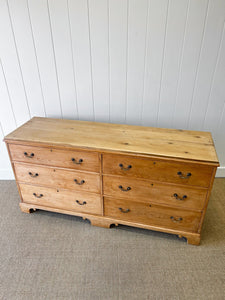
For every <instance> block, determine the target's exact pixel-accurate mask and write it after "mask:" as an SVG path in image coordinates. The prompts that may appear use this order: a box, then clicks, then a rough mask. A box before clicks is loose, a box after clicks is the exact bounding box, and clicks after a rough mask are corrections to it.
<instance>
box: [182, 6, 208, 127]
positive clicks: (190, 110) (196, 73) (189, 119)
mask: <svg viewBox="0 0 225 300" xmlns="http://www.w3.org/2000/svg"><path fill="white" fill-rule="evenodd" d="M209 1H210V0H208V3H207V9H206V14H205V19H204V26H203V33H202V39H201V46H200V51H199V55H198V63H197V68H196V72H195V79H194V86H193V90H192V95H191V104H190V108H189V114H188V123H187V126H186V127H187V128H190V121H191V113H192V110H193V102H194V96H195V91H196V83H197V78H198V73H199V65H200V60H201V55H202V48H203V44H204V39H205V32H206V23H207V20H208V14H209Z"/></svg>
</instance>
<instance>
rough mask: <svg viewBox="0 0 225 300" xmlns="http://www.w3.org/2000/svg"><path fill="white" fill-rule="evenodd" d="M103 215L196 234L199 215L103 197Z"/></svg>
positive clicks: (197, 213)
mask: <svg viewBox="0 0 225 300" xmlns="http://www.w3.org/2000/svg"><path fill="white" fill-rule="evenodd" d="M104 215H105V216H108V217H111V218H115V219H118V220H124V221H129V222H133V223H136V224H145V225H150V226H158V227H164V228H169V229H177V230H185V231H189V232H197V230H198V227H199V222H200V217H201V213H200V212H192V211H185V210H181V209H173V208H168V207H163V206H158V205H153V204H149V203H138V202H133V201H126V200H115V199H112V198H108V197H104Z"/></svg>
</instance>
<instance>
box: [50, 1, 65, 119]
mask: <svg viewBox="0 0 225 300" xmlns="http://www.w3.org/2000/svg"><path fill="white" fill-rule="evenodd" d="M47 12H48V18H49V27H50V35H51V43H52V50H53V58H54V65H55V73H56V81H57V91H58V95H59V106H60V111H61V118H62V119H63V112H62V102H61V96H60V89H59V77H58V70H57V64H56V55H55V46H54V39H53V33H52V23H51V16H50V9H49V0H47Z"/></svg>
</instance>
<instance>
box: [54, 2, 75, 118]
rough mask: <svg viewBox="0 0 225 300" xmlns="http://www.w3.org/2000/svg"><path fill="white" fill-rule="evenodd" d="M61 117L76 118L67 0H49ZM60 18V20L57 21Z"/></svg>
mask: <svg viewBox="0 0 225 300" xmlns="http://www.w3.org/2000/svg"><path fill="white" fill-rule="evenodd" d="M49 14H50V22H51V28H52V35H53V44H54V50H55V57H56V67H57V74H58V84H59V91H60V99H61V106H62V116H63V118H71V119H74V118H76V119H77V118H78V113H77V104H76V102H77V97H76V86H75V76H74V70H73V68H74V63H73V56H72V52H71V39H70V27H69V20H68V7H67V0H49ZM59 20H60V22H59Z"/></svg>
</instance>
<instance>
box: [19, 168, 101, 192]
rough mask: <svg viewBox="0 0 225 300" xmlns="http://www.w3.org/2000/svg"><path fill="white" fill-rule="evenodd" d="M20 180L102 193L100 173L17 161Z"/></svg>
mask: <svg viewBox="0 0 225 300" xmlns="http://www.w3.org/2000/svg"><path fill="white" fill-rule="evenodd" d="M14 166H15V171H16V174H17V180H18V181H19V182H26V183H31V184H34V185H41V186H47V187H59V188H63V189H71V190H76V191H79V192H81V191H86V192H93V193H100V175H99V174H93V173H87V172H76V171H70V170H66V169H59V168H53V167H51V168H50V167H44V166H39V165H34V164H24V163H15V164H14Z"/></svg>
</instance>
